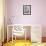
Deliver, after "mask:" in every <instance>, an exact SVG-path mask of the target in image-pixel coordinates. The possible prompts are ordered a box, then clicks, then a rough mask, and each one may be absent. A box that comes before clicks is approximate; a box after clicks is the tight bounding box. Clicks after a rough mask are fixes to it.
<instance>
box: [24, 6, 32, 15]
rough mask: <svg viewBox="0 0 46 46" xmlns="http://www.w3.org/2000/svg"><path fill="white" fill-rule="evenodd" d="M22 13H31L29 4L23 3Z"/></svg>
mask: <svg viewBox="0 0 46 46" xmlns="http://www.w3.org/2000/svg"><path fill="white" fill-rule="evenodd" d="M23 15H31V5H23Z"/></svg>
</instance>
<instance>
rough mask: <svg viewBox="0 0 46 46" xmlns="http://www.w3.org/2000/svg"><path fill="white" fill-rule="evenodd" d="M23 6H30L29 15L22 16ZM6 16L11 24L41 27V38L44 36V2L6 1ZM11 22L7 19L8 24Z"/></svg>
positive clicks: (45, 2) (45, 27) (34, 0)
mask: <svg viewBox="0 0 46 46" xmlns="http://www.w3.org/2000/svg"><path fill="white" fill-rule="evenodd" d="M23 5H31V15H23ZM7 16H8V17H10V19H11V20H12V21H11V22H12V24H13V23H14V24H40V25H42V31H43V37H44V36H46V0H7ZM8 17H7V18H8ZM13 19H14V20H13ZM11 22H10V20H9V18H8V24H11Z"/></svg>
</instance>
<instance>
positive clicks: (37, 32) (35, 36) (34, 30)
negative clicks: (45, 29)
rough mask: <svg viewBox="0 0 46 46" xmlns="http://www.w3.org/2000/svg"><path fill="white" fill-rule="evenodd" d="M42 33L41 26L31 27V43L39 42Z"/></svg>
mask: <svg viewBox="0 0 46 46" xmlns="http://www.w3.org/2000/svg"><path fill="white" fill-rule="evenodd" d="M41 38H42V31H41V26H39V25H35V26H32V27H31V41H32V42H41Z"/></svg>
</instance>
